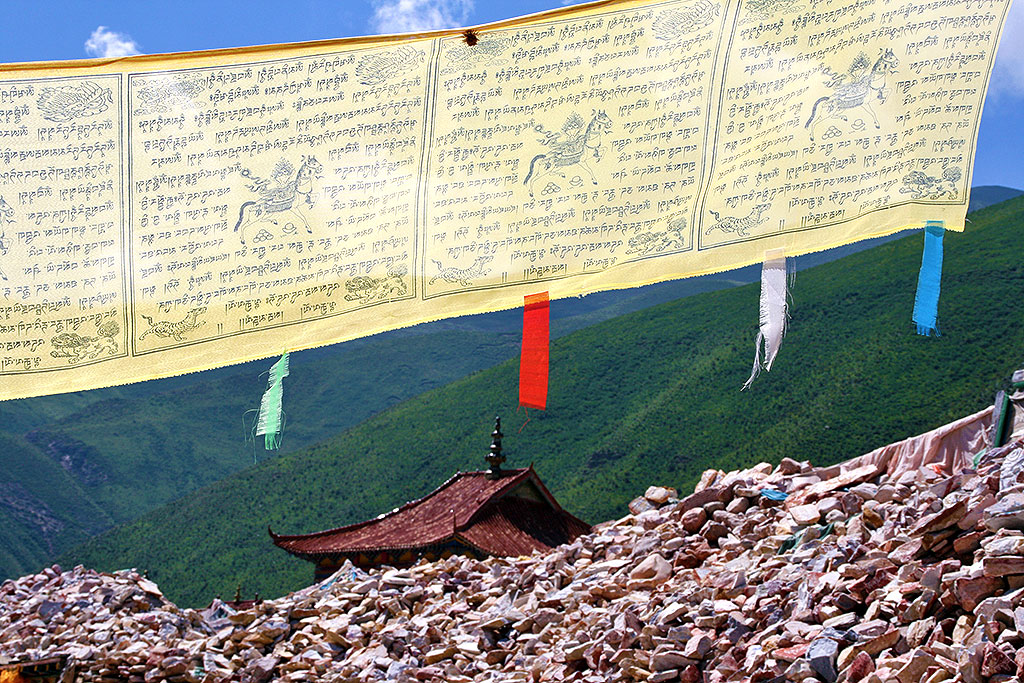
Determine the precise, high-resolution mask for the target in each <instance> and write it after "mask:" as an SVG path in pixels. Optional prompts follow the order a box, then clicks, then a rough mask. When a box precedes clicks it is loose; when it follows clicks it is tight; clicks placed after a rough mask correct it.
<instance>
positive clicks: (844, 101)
mask: <svg viewBox="0 0 1024 683" xmlns="http://www.w3.org/2000/svg"><path fill="white" fill-rule="evenodd" d="M897 66H899V60H898V59H896V55H894V54H893V53H892V50H890V49H889V48H884V49H883V50H882V54H881V56H880V57H879V58H878V59H877V60H875V63H874V65H873V66H872V67H871V69H870V71H869V70H868V57H867V55H865V54H864V53H863V52H862V53H860V54H859V55H857V58H856V59H854V60H853V64H851V65H850V68H849V70H848V71H847V72H846V73H845V74H837V73H834V72H833V71H831V70H830V69H828V68H826V69H825V73H826V74H827V75H828V76H829V77H830V79H831V80H829V82H828V83H827V84H826V86H827V87H829V88H834V90H835V92H833V93H832V94H831V95H828V96H826V97H821V98H818V101H817V102H815V103H814V106H813V107H811V116H810V118H808V119H807V123H805V124H804V128H807V129H809V130H810V132H811V141H813V140H814V129H815V128H816V127H817V126H818V124H819V123H821V122H822V121H827V120H829V119H834V118H840V119H842V120H843V121H846V120H847V113H848V112H849V111H850V110H851V109H856V108H858V107H860V108H861V109H863V110H864V111H866V112H867V113H868V114H870V115H871V119H872V120H873V121H874V122H875V128H880V127H881V126H879V124H878V116H877V115H876V114H875V111H874V109H872V108H871V99H877V100H879V101H880V102H885V99H886V97H888V96H889V89H888V88H886V87H885V80H886V78H888V77H889V75H891V74H893V73H895V72H896V67H897ZM872 93H874V95H875V97H874V98H870V99H869V95H871V94H872ZM819 105H820V106H821V112H820V113H819V111H818V107H819Z"/></svg>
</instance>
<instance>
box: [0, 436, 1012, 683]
mask: <svg viewBox="0 0 1024 683" xmlns="http://www.w3.org/2000/svg"><path fill="white" fill-rule="evenodd" d="M1022 453H1024V446H1022V444H1021V442H1015V443H1012V444H1009V445H1008V446H1005V447H1003V448H1001V449H997V450H994V451H990V452H989V453H988V454H986V455H985V456H984V458H983V459H982V461H981V462H980V463H979V464H978V466H977V469H976V470H968V471H965V472H962V473H958V474H949V473H943V472H941V471H940V470H935V469H932V468H927V467H926V468H923V469H921V470H919V471H914V472H910V473H907V474H904V475H902V476H898V477H891V476H889V475H887V474H885V473H884V472H883V471H880V470H879V469H878V468H877V467H876V466H872V465H867V466H861V467H853V466H851V467H844V466H833V467H831V468H814V467H812V466H810V465H809V464H808V463H800V462H795V461H793V460H789V459H786V460H783V461H782V463H781V464H780V465H778V466H777V467H772V466H771V465H768V464H761V465H758V466H756V467H753V468H751V469H747V470H743V471H738V472H731V473H723V472H719V471H715V470H710V471H708V472H706V473H705V475H704V477H703V478H702V479H701V481H700V483H699V485H698V486H697V487H696V490H695V491H694V493H693V494H691V495H689V496H686V497H684V498H682V499H679V498H678V497H677V494H676V492H675V491H674V490H672V489H668V488H663V487H657V486H652V487H651V488H650V489H648V490H647V492H646V494H645V495H644V496H642V497H640V498H637V499H636V500H634V501H633V502H632V503H630V506H629V508H630V514H628V515H626V516H625V517H623V518H621V519H619V520H615V521H611V522H606V523H603V524H600V525H598V526H596V527H594V529H593V531H592V533H590V534H588V535H586V536H583V537H580V538H578V539H577V540H576V541H575V542H573V543H571V544H568V545H564V546H561V547H559V548H556V549H555V550H554V551H552V552H550V553H548V554H546V555H534V556H531V557H521V558H491V559H487V560H483V561H480V560H475V559H468V558H462V557H451V558H448V559H445V560H440V561H437V562H432V563H427V562H423V563H420V564H418V565H416V566H414V567H411V568H409V569H402V570H396V569H391V568H384V569H382V570H379V571H377V570H375V571H370V572H368V573H367V572H363V571H360V570H358V569H355V568H354V567H352V566H351V565H346V566H345V567H343V568H342V569H341V570H340V571H339V572H338V573H337V574H335V575H334V576H333V577H331V578H330V579H329V580H327V581H324V582H322V583H320V584H317V585H314V586H310V587H308V588H305V589H303V590H300V591H298V592H295V593H292V594H289V595H286V596H284V597H282V598H279V599H276V600H266V601H263V602H260V603H258V604H254V605H253V606H252V607H250V608H247V609H233V608H231V606H230V605H228V604H225V603H223V602H221V601H219V600H215V601H214V602H213V604H211V605H210V606H209V607H207V608H205V609H199V610H196V609H182V608H179V607H177V606H176V605H174V604H173V603H171V602H169V601H168V600H167V599H166V598H165V597H164V596H163V594H162V593H161V591H160V589H159V588H158V587H157V586H156V585H155V584H154V583H152V582H151V581H149V580H147V579H146V578H144V577H143V576H141V575H139V574H138V573H136V572H135V571H123V572H117V573H113V574H107V573H98V572H95V571H91V570H88V569H84V568H82V567H76V568H74V569H72V570H70V571H62V570H61V569H60V568H59V567H52V568H49V569H46V570H44V571H42V572H41V573H39V574H35V575H31V576H25V577H23V578H21V579H18V580H16V581H7V582H5V583H4V584H3V585H2V586H0V667H3V666H5V665H6V666H7V667H8V669H9V670H11V669H12V667H13V666H14V665H16V664H19V663H20V664H21V665H23V666H24V665H26V663H29V662H32V661H37V660H41V659H45V658H49V657H59V658H61V660H60V661H61V662H62V664H63V667H64V673H63V678H62V679H61V680H64V681H68V682H70V681H110V682H113V681H129V682H134V683H148V682H151V681H164V680H166V681H188V682H193V683H195V682H200V681H202V682H204V683H214V682H220V681H251V682H254V683H260V682H262V681H270V680H282V681H327V682H332V681H399V682H401V681H448V682H453V683H458V682H460V681H466V682H469V681H524V682H525V681H594V682H597V681H624V682H626V681H651V682H658V681H684V682H686V683H697V682H698V681H701V682H704V683H724V682H725V681H749V682H751V683H757V682H768V681H771V682H781V681H795V682H799V683H814V682H817V681H825V682H827V683H835V682H837V681H838V682H841V683H858V682H859V681H866V682H868V683H882V682H891V681H899V683H917V682H927V683H937V682H938V681H963V682H964V683H982V682H987V683H1010V682H1011V681H1020V680H1022V678H1021V676H1022V674H1024V649H1021V646H1022V645H1024V531H1022V530H1024V484H1021V483H1018V481H1017V475H1018V474H1019V471H1018V470H1019V467H1020V461H1021V460H1022V458H1021V457H1020V456H1021V454H1022ZM1011 465H1012V466H1011ZM773 494H775V495H773ZM783 498H784V500H783Z"/></svg>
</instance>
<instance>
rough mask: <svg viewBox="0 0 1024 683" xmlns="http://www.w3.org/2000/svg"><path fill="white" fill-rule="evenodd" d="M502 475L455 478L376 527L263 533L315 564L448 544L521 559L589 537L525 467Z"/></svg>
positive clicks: (375, 523) (582, 524) (371, 524)
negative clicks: (323, 559)
mask: <svg viewBox="0 0 1024 683" xmlns="http://www.w3.org/2000/svg"><path fill="white" fill-rule="evenodd" d="M502 475H503V476H501V477H500V478H497V479H494V478H489V477H488V476H487V472H459V473H458V474H456V475H455V476H453V477H452V478H451V479H449V480H448V481H446V482H445V483H444V484H442V485H441V486H440V487H438V488H437V489H436V490H435V491H433V492H432V493H430V494H428V495H426V496H424V497H423V498H420V499H419V500H414V501H412V502H409V503H406V504H405V505H403V506H402V507H400V508H397V509H395V510H392V511H391V512H389V513H386V514H383V515H380V516H379V517H377V518H375V519H371V520H367V521H365V522H359V523H358V524H350V525H348V526H343V527H338V528H337V529H329V530H327V531H319V532H316V533H312V534H299V535H295V536H286V535H279V534H275V533H274V532H273V531H270V537H271V539H272V540H273V542H274V545H276V546H278V547H280V548H283V549H284V550H287V551H288V552H290V553H292V554H293V555H297V556H298V557H301V558H303V559H307V560H314V561H315V560H317V559H318V558H321V557H326V556H331V555H340V554H347V553H358V552H374V551H382V550H389V551H395V550H419V549H422V548H425V547H430V546H438V545H442V544H444V543H447V542H450V541H457V542H461V543H464V544H466V545H469V546H471V547H474V548H476V549H478V550H480V551H483V552H485V553H487V554H490V555H502V556H510V555H527V554H529V553H531V552H532V551H534V550H539V551H544V550H548V549H550V548H553V547H555V546H557V545H560V544H562V543H567V542H569V541H571V540H573V539H574V538H576V537H577V536H579V535H580V534H583V533H586V532H587V531H589V529H590V527H589V525H587V524H586V523H585V522H583V521H581V520H579V519H577V518H576V517H574V516H572V515H570V514H569V513H567V512H565V511H564V510H562V508H561V507H560V506H559V505H558V503H557V502H556V501H555V499H554V497H552V495H551V493H549V492H548V490H547V488H545V486H544V484H542V483H541V481H540V478H539V477H538V476H537V473H536V472H534V470H533V467H532V466H531V467H528V468H526V469H518V470H504V471H503V472H502ZM531 485H532V486H531ZM530 493H533V494H534V495H532V496H531V495H529V494H530ZM524 494H526V495H524Z"/></svg>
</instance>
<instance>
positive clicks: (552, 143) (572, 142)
mask: <svg viewBox="0 0 1024 683" xmlns="http://www.w3.org/2000/svg"><path fill="white" fill-rule="evenodd" d="M611 128H612V120H611V119H610V118H608V115H607V114H606V113H605V112H604V110H603V109H601V110H591V116H590V122H589V123H587V124H586V127H585V128H584V125H583V117H581V116H580V115H579V114H577V113H576V112H573V113H572V114H570V115H569V118H567V119H566V121H565V124H563V125H562V130H561V131H560V132H553V131H549V130H545V129H544V126H542V125H540V124H538V125H536V126H535V127H534V130H535V131H536V132H538V133H540V134H541V135H543V136H544V137H543V138H538V140H539V141H540V143H541V144H542V145H544V146H545V147H547V148H548V151H547V152H545V153H543V154H538V155H537V156H535V157H533V159H531V160H530V170H529V171H528V172H527V174H526V178H524V179H523V185H526V186H527V187H528V188H529V190H530V196H531V197H532V196H533V186H534V185H536V184H537V181H538V180H539V179H541V178H544V177H546V176H548V175H550V174H552V173H554V174H557V175H558V176H560V177H562V178H565V177H566V172H567V170H568V169H569V168H570V167H573V166H575V167H577V168H579V169H582V170H583V171H585V172H586V173H587V175H589V176H590V180H591V181H592V182H593V184H594V185H597V178H596V177H594V172H593V171H592V170H591V168H590V165H589V162H590V160H591V159H593V160H594V161H600V160H601V159H602V158H603V157H604V152H605V148H604V147H603V146H602V145H601V136H602V135H603V134H604V133H607V132H608V131H610V130H611ZM563 135H564V136H565V137H564V138H563V137H562V136H563ZM578 177H579V176H577V178H578ZM573 180H574V181H575V180H576V178H574V179H573ZM572 184H573V185H579V184H581V183H580V182H578V181H577V182H573V183H572ZM549 185H550V183H549ZM557 189H558V190H560V189H561V188H557ZM556 191H557V190H556Z"/></svg>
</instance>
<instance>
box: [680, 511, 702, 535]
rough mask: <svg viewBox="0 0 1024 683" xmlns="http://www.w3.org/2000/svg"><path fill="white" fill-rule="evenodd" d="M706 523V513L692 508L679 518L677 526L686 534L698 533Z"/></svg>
mask: <svg viewBox="0 0 1024 683" xmlns="http://www.w3.org/2000/svg"><path fill="white" fill-rule="evenodd" d="M706 521H708V513H706V512H704V508H693V509H692V510H687V511H686V512H684V513H683V516H682V517H680V518H679V524H680V525H682V527H683V528H684V529H686V531H687V532H688V533H691V534H693V533H696V532H698V531H700V528H701V527H702V526H704V522H706Z"/></svg>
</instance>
